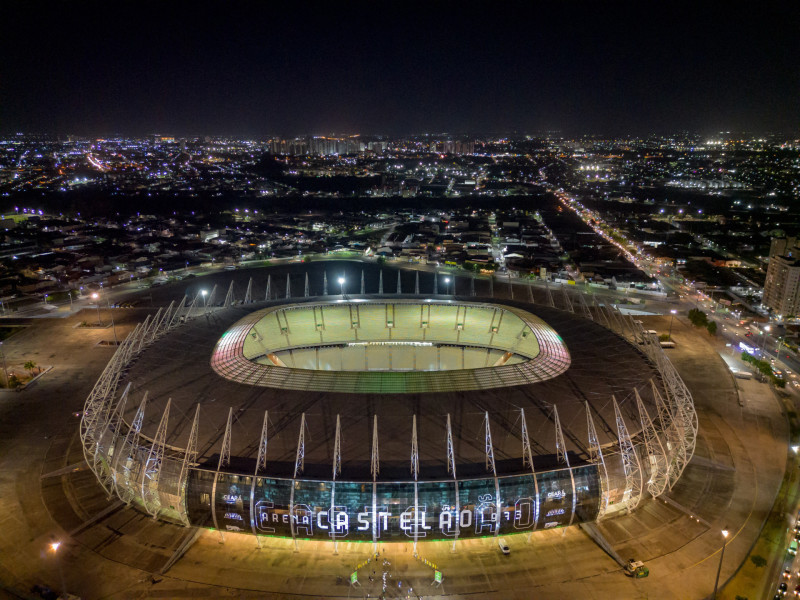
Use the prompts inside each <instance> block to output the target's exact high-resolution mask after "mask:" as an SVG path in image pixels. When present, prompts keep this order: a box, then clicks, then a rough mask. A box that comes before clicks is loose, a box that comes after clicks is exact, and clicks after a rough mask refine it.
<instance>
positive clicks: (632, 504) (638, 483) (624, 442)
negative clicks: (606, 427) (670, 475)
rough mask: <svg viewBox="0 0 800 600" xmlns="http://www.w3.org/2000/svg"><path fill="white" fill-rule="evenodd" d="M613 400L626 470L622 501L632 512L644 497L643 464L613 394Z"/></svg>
mask: <svg viewBox="0 0 800 600" xmlns="http://www.w3.org/2000/svg"><path fill="white" fill-rule="evenodd" d="M611 401H612V402H613V403H614V416H615V419H616V422H617V436H618V437H619V449H620V454H621V456H622V468H623V470H624V472H625V492H624V494H623V498H622V503H623V504H624V505H625V508H626V509H627V510H628V512H631V511H632V510H633V509H634V508H636V507H637V506H638V505H639V501H640V500H641V499H642V488H643V485H644V481H643V476H642V465H641V463H640V462H639V456H638V454H636V447H635V446H634V445H633V442H632V441H631V436H630V435H629V434H628V427H627V426H626V425H625V419H623V418H622V413H621V412H620V410H619V404H617V399H616V398H615V397H614V396H611Z"/></svg>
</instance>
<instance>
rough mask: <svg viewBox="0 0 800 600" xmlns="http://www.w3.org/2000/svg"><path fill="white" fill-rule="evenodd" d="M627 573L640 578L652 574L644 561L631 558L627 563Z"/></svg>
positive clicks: (629, 575)
mask: <svg viewBox="0 0 800 600" xmlns="http://www.w3.org/2000/svg"><path fill="white" fill-rule="evenodd" d="M625 575H627V576H628V577H635V578H636V579H639V578H641V577H647V576H648V575H650V569H648V568H647V567H645V566H644V563H643V562H642V561H640V560H635V559H633V558H631V559H630V560H629V561H628V564H627V565H625Z"/></svg>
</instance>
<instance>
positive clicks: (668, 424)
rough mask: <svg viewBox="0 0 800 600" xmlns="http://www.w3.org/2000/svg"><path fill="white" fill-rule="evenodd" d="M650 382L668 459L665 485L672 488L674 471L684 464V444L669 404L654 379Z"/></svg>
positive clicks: (680, 469)
mask: <svg viewBox="0 0 800 600" xmlns="http://www.w3.org/2000/svg"><path fill="white" fill-rule="evenodd" d="M650 383H651V385H652V387H653V398H654V399H655V402H656V409H657V411H658V423H659V428H660V429H661V432H662V435H663V437H664V441H663V444H664V445H666V448H665V450H666V453H667V457H668V461H669V466H668V473H667V476H668V483H667V487H668V488H670V489H672V486H673V484H674V483H675V481H676V480H677V477H676V473H680V472H681V471H683V468H684V466H685V465H686V462H687V461H686V444H685V440H684V438H683V436H682V435H681V432H680V431H679V430H678V422H677V421H678V420H677V419H676V418H675V415H674V414H673V413H672V411H671V410H670V408H669V406H667V403H666V402H665V400H664V397H663V396H662V395H661V392H659V391H658V386H657V385H656V382H655V380H653V379H651V380H650Z"/></svg>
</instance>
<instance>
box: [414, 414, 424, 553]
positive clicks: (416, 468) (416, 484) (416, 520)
mask: <svg viewBox="0 0 800 600" xmlns="http://www.w3.org/2000/svg"><path fill="white" fill-rule="evenodd" d="M411 475H412V476H413V477H414V553H415V554H416V552H417V540H418V539H419V528H420V522H419V521H420V519H419V482H418V481H417V479H418V477H419V444H418V442H417V415H414V416H413V417H412V421H411ZM423 524H424V523H423Z"/></svg>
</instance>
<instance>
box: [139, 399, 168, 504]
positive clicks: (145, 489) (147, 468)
mask: <svg viewBox="0 0 800 600" xmlns="http://www.w3.org/2000/svg"><path fill="white" fill-rule="evenodd" d="M171 403H172V398H170V399H168V400H167V406H166V408H164V414H163V415H161V421H159V423H158V429H156V435H155V437H154V438H153V444H152V445H151V446H150V452H149V454H148V455H147V460H146V461H145V463H144V469H142V503H143V504H144V508H145V510H146V511H147V512H148V513H149V514H151V515H153V518H154V519H155V518H156V517H157V516H158V511H159V510H161V498H160V496H159V493H158V479H159V477H160V476H161V467H162V465H163V464H164V450H165V448H166V445H167V421H168V419H169V407H170V405H171Z"/></svg>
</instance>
